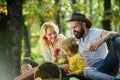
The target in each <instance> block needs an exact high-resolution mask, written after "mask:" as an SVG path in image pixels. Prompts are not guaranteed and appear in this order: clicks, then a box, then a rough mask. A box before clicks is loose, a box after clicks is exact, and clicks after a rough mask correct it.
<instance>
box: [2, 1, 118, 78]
mask: <svg viewBox="0 0 120 80" xmlns="http://www.w3.org/2000/svg"><path fill="white" fill-rule="evenodd" d="M73 12H80V13H83V14H85V15H86V16H87V18H88V19H89V20H91V22H92V27H95V28H101V29H105V30H109V31H117V32H119V33H120V0H0V78H1V80H13V79H14V78H15V77H17V76H18V75H20V74H21V71H20V65H21V61H22V59H23V58H24V57H30V58H32V59H33V60H35V61H36V62H38V63H42V62H43V61H44V59H43V56H42V53H41V49H40V41H39V37H40V35H39V33H40V28H41V25H42V24H43V23H44V22H47V21H51V22H54V23H55V24H57V25H58V26H59V28H60V33H63V34H65V36H67V37H70V36H73V34H72V32H71V29H70V26H69V25H68V24H67V23H66V20H67V19H69V18H70V17H71V14H72V13H73ZM108 46H109V42H108Z"/></svg>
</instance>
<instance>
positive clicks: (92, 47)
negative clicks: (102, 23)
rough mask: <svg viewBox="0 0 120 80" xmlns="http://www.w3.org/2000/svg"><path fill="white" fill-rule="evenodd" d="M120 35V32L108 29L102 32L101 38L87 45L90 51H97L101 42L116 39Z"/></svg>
mask: <svg viewBox="0 0 120 80" xmlns="http://www.w3.org/2000/svg"><path fill="white" fill-rule="evenodd" d="M118 36H120V34H118V33H117V32H112V31H106V30H104V31H103V32H102V34H101V37H100V39H99V40H96V41H94V42H92V43H90V44H89V45H88V46H87V49H88V50H90V51H95V50H96V49H97V48H98V47H99V46H100V45H101V44H103V43H104V42H106V41H107V40H109V39H114V38H116V37H118Z"/></svg>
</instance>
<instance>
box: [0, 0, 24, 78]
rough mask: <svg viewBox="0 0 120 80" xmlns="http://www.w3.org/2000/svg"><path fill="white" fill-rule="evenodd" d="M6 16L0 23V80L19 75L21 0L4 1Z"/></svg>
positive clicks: (21, 20) (21, 22) (21, 21)
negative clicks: (5, 3)
mask: <svg viewBox="0 0 120 80" xmlns="http://www.w3.org/2000/svg"><path fill="white" fill-rule="evenodd" d="M6 2H7V11H8V14H7V15H6V16H4V17H3V19H1V20H2V21H0V22H1V23H0V25H1V26H0V78H1V80H13V79H14V78H15V77H16V76H17V75H18V74H19V73H20V61H21V39H22V25H23V17H22V4H23V0H6Z"/></svg>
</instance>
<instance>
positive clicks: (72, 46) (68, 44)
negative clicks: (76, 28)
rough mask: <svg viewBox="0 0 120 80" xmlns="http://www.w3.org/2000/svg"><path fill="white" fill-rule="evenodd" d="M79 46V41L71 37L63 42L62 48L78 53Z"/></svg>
mask: <svg viewBox="0 0 120 80" xmlns="http://www.w3.org/2000/svg"><path fill="white" fill-rule="evenodd" d="M78 47H79V45H78V41H77V40H76V39H75V38H73V37H69V38H67V39H65V40H64V41H63V42H62V48H63V49H64V50H67V51H68V50H69V51H71V53H73V54H76V53H78Z"/></svg>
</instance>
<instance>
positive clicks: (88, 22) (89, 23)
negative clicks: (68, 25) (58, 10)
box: [66, 18, 92, 27]
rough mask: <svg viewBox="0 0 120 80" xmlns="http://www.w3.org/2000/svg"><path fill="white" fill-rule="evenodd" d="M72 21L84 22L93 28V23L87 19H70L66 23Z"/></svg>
mask: <svg viewBox="0 0 120 80" xmlns="http://www.w3.org/2000/svg"><path fill="white" fill-rule="evenodd" d="M71 21H84V22H86V23H87V24H88V26H89V27H91V25H92V23H91V21H90V20H88V19H85V18H75V19H69V20H67V21H66V22H71Z"/></svg>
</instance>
